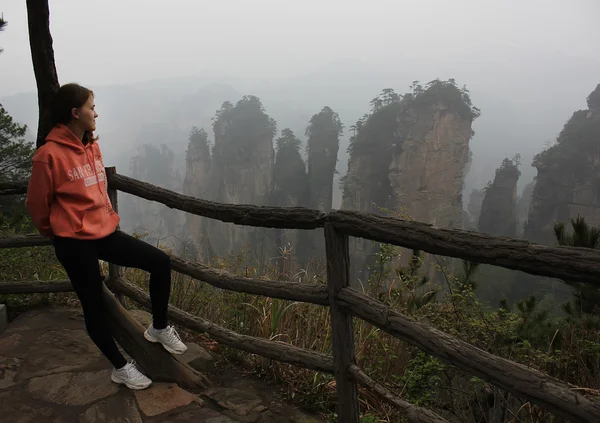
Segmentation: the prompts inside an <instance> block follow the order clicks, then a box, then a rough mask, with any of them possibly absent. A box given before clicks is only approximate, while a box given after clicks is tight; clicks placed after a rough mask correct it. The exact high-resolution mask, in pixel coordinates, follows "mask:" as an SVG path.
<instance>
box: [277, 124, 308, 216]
mask: <svg viewBox="0 0 600 423" xmlns="http://www.w3.org/2000/svg"><path fill="white" fill-rule="evenodd" d="M300 145H301V141H300V140H299V139H298V138H297V137H296V136H295V135H294V133H293V132H292V131H291V130H290V129H288V128H286V129H284V130H283V131H281V136H280V137H279V138H278V139H277V141H276V146H277V150H276V155H275V164H274V165H273V190H272V191H271V203H272V204H276V205H285V206H290V205H292V204H289V202H288V200H287V199H288V198H290V197H291V198H292V199H293V201H294V204H293V205H295V206H300V205H304V203H305V201H306V192H307V184H308V181H307V176H306V166H305V164H304V161H303V160H302V156H301V155H300Z"/></svg>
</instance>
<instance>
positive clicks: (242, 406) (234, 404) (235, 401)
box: [203, 388, 266, 416]
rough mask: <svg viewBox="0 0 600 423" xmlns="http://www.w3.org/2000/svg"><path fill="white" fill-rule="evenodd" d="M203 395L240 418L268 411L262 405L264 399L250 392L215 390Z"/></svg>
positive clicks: (227, 389) (228, 389) (234, 389)
mask: <svg viewBox="0 0 600 423" xmlns="http://www.w3.org/2000/svg"><path fill="white" fill-rule="evenodd" d="M203 395H205V396H207V397H208V398H210V399H212V400H214V401H215V402H217V404H219V405H220V406H221V407H223V408H225V409H227V410H230V411H232V412H234V413H235V414H236V415H238V416H248V415H250V414H251V413H252V412H262V411H264V410H265V409H266V407H265V406H264V405H262V402H263V400H262V398H260V397H259V396H258V395H256V394H255V393H254V392H250V391H243V390H241V389H236V388H213V389H209V390H207V391H206V392H204V394H203Z"/></svg>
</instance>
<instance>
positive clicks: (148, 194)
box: [108, 174, 324, 229]
mask: <svg viewBox="0 0 600 423" xmlns="http://www.w3.org/2000/svg"><path fill="white" fill-rule="evenodd" d="M108 183H109V185H110V187H111V188H113V189H117V190H119V191H123V192H126V193H128V194H132V195H136V196H138V197H141V198H145V199H146V200H151V201H157V202H159V203H162V204H164V205H165V206H167V207H170V208H174V209H178V210H182V211H185V212H188V213H192V214H195V215H198V216H204V217H208V218H211V219H217V220H220V221H222V222H230V223H235V224H237V225H249V226H260V227H264V228H283V229H315V228H318V227H320V226H322V225H323V216H324V213H323V212H320V211H318V210H310V209H306V208H303V207H268V206H253V205H247V204H224V203H216V202H213V201H208V200H201V199H199V198H195V197H190V196H188V195H183V194H179V193H177V192H174V191H170V190H168V189H164V188H160V187H157V186H155V185H152V184H149V183H147V182H142V181H138V180H136V179H133V178H129V177H127V176H123V175H119V174H115V175H112V176H109V178H108Z"/></svg>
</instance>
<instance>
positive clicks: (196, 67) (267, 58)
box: [0, 0, 600, 97]
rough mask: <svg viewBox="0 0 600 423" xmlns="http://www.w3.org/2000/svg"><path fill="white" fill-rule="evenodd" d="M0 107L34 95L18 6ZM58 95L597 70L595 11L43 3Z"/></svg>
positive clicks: (279, 0) (452, 5)
mask: <svg viewBox="0 0 600 423" xmlns="http://www.w3.org/2000/svg"><path fill="white" fill-rule="evenodd" d="M0 12H2V13H4V18H5V19H6V20H7V21H8V26H7V28H6V29H5V31H4V32H3V33H0V47H2V48H4V53H3V54H2V55H0V97H2V96H7V95H11V94H14V93H17V92H21V91H34V90H35V80H34V76H33V71H32V66H31V56H30V51H29V40H28V33H27V12H26V7H25V0H4V1H3V2H2V5H0ZM50 14H51V15H50V23H51V31H52V35H53V39H54V50H55V55H56V63H57V70H58V74H59V80H60V82H61V83H64V82H67V81H78V82H80V83H82V84H86V85H88V86H92V87H93V86H98V85H106V84H119V83H128V82H134V81H142V80H149V79H155V78H164V77H175V76H188V75H193V74H194V73H197V72H200V71H210V72H223V73H227V74H230V75H234V76H259V77H269V76H292V75H296V74H300V73H302V72H305V71H307V70H310V69H312V68H315V67H318V66H319V65H321V64H324V63H327V62H329V61H332V60H336V59H361V60H365V61H368V62H370V63H376V64H381V66H389V67H399V66H402V62H403V60H407V59H411V60H417V61H422V62H424V63H432V62H433V63H435V62H436V61H441V62H443V61H445V60H452V59H453V58H456V57H469V55H472V54H477V55H490V56H493V55H494V54H495V52H496V50H497V49H499V50H504V51H507V50H508V51H510V50H511V49H513V48H518V49H519V50H521V51H528V50H532V49H533V50H540V51H555V52H560V53H564V54H568V55H571V56H577V57H580V58H587V59H592V60H598V46H599V45H600V26H598V25H597V21H598V17H599V16H600V0H561V1H559V0H522V1H520V2H517V1H512V0H509V1H507V0H498V1H496V0H451V1H448V0H393V1H384V0H370V1H369V2H367V1H366V0H365V1H355V0H343V1H342V0H319V1H317V0H298V1H290V0H245V1H243V0H228V1H216V0H215V1H201V0H170V1H159V0H152V1H141V0H137V1H136V0H119V1H117V0H102V1H99V0H94V1H89V0H53V1H52V0H51V1H50Z"/></svg>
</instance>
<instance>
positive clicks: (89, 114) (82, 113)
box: [73, 95, 98, 132]
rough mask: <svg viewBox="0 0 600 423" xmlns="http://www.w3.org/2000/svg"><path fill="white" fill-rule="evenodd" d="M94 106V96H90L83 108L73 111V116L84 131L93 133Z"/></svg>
mask: <svg viewBox="0 0 600 423" xmlns="http://www.w3.org/2000/svg"><path fill="white" fill-rule="evenodd" d="M95 109H96V105H95V104H94V96H92V95H90V96H89V98H88V100H87V101H86V102H85V104H84V105H83V106H81V107H80V108H78V109H74V113H73V114H74V116H75V117H76V119H77V122H78V124H79V125H80V127H81V129H83V130H84V131H89V132H94V131H95V130H96V118H97V117H98V114H97V113H96V110H95Z"/></svg>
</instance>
